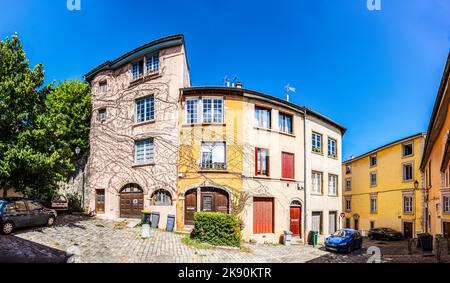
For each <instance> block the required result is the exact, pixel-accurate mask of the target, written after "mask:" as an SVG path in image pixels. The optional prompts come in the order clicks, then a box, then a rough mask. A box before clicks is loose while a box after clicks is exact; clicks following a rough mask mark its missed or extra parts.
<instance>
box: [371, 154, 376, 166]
mask: <svg viewBox="0 0 450 283" xmlns="http://www.w3.org/2000/svg"><path fill="white" fill-rule="evenodd" d="M373 166H377V156H376V155H371V156H370V167H373Z"/></svg>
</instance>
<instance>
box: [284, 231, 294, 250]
mask: <svg viewBox="0 0 450 283" xmlns="http://www.w3.org/2000/svg"><path fill="white" fill-rule="evenodd" d="M291 240H292V232H291V231H284V235H283V245H285V246H289V245H290V243H291Z"/></svg>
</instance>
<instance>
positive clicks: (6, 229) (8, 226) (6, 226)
mask: <svg viewBox="0 0 450 283" xmlns="http://www.w3.org/2000/svg"><path fill="white" fill-rule="evenodd" d="M13 230H14V223H12V222H11V221H8V222H5V223H3V225H2V231H1V232H2V234H3V235H9V234H11V233H12V232H13Z"/></svg>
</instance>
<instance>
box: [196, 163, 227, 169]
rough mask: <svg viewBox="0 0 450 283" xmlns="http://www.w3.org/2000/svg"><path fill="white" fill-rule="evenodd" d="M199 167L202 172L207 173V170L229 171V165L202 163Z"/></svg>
mask: <svg viewBox="0 0 450 283" xmlns="http://www.w3.org/2000/svg"><path fill="white" fill-rule="evenodd" d="M198 167H199V169H200V170H202V171H206V170H227V164H226V163H219V162H204V163H200V164H199V166H198Z"/></svg>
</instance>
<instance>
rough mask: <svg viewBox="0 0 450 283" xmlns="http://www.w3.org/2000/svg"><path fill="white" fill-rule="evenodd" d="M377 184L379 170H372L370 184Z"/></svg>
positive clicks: (372, 185) (373, 185)
mask: <svg viewBox="0 0 450 283" xmlns="http://www.w3.org/2000/svg"><path fill="white" fill-rule="evenodd" d="M376 185H377V172H370V186H371V187H375V186H376Z"/></svg>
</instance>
